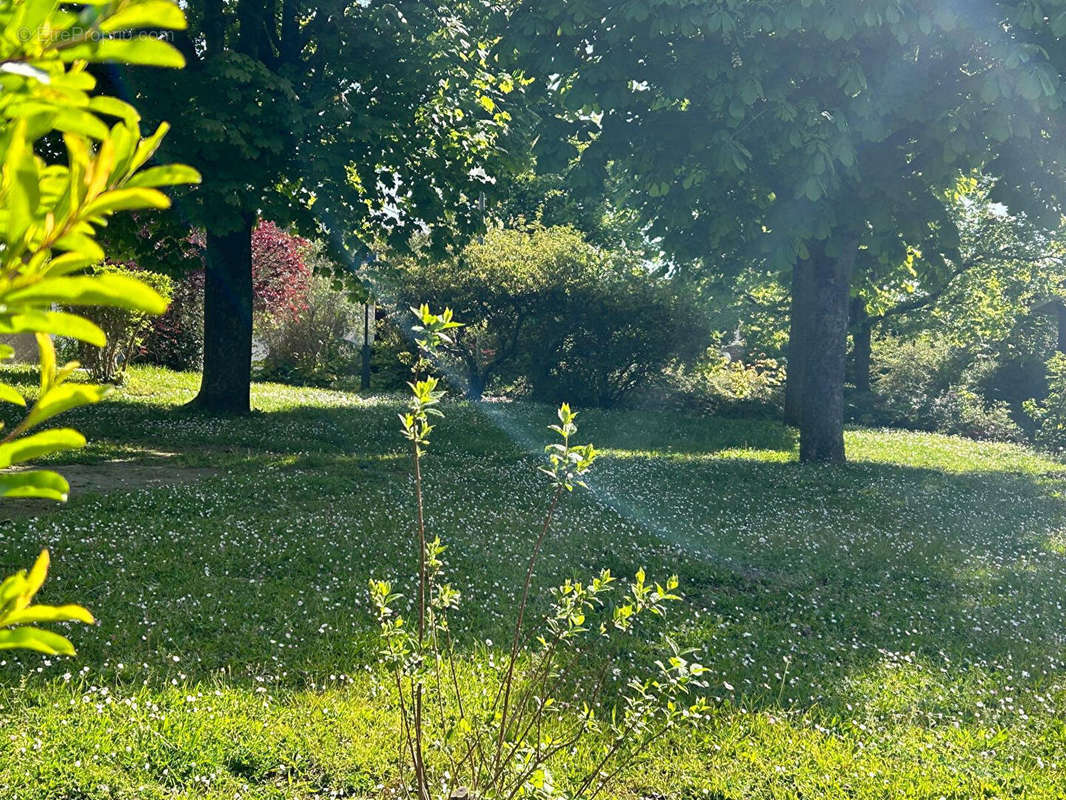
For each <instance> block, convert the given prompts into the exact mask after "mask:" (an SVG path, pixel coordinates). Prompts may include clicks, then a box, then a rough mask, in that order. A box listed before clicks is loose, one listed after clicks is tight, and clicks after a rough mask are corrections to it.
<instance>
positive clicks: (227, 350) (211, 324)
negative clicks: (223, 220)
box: [191, 214, 255, 414]
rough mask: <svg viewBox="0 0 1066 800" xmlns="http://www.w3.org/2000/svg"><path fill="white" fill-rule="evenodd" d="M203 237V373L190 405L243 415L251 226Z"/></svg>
mask: <svg viewBox="0 0 1066 800" xmlns="http://www.w3.org/2000/svg"><path fill="white" fill-rule="evenodd" d="M254 223H255V218H254V217H253V216H251V215H247V214H246V215H244V216H242V218H241V225H240V228H238V229H237V230H235V231H233V232H230V233H226V234H222V235H217V234H212V233H211V232H210V231H209V232H208V234H207V269H206V271H205V279H204V371H203V377H202V379H201V382H200V393H199V394H198V395H197V396H196V399H195V400H193V402H192V403H191V405H193V406H194V407H196V408H201V409H203V410H204V411H209V412H211V413H215V414H247V413H249V411H250V410H251V396H250V394H251V382H252V227H253V226H254Z"/></svg>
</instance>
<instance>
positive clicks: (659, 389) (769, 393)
mask: <svg viewBox="0 0 1066 800" xmlns="http://www.w3.org/2000/svg"><path fill="white" fill-rule="evenodd" d="M784 382H785V370H784V366H783V365H782V364H781V362H779V361H777V360H775V359H772V358H761V359H755V360H753V361H752V362H751V363H746V362H744V361H740V360H738V359H732V358H729V357H727V356H725V355H723V354H722V352H721V350H720V349H718V348H710V349H708V350H707V352H706V353H705V354H704V356H703V358H701V359H699V360H698V361H696V362H694V363H692V364H673V365H671V366H670V367H668V368H667V369H665V370H664V371H663V374H662V378H661V379H660V380H659V381H658V382H657V384H656V387H655V390H654V391H652V392H649V393H647V394H646V395H645V396H643V397H642V400H644V401H645V402H648V401H650V404H651V405H653V406H654V407H666V408H672V409H676V410H678V411H686V412H690V413H692V412H694V413H697V414H707V415H716V416H725V417H777V416H779V415H780V413H781V401H782V391H783V388H784Z"/></svg>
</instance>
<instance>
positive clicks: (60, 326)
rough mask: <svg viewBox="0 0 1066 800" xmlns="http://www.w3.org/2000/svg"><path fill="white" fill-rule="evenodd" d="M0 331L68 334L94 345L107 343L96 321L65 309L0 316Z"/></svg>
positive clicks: (99, 345)
mask: <svg viewBox="0 0 1066 800" xmlns="http://www.w3.org/2000/svg"><path fill="white" fill-rule="evenodd" d="M0 333H5V334H10V333H50V334H52V335H53V336H69V337H71V338H72V339H78V340H80V341H83V342H88V343H89V344H91V345H95V346H96V347H103V346H104V345H106V344H107V336H106V335H105V334H104V332H103V331H102V330H101V329H100V328H99V327H98V326H97V325H96V323H94V322H91V321H89V320H87V319H85V318H84V317H79V316H78V315H77V314H69V313H67V312H65V311H38V310H30V311H25V312H17V313H13V314H10V315H9V316H8V317H7V318H6V319H5V318H3V317H2V316H0Z"/></svg>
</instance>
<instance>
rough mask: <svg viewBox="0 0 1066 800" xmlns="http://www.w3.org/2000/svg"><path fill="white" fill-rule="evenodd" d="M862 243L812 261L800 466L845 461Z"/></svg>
mask: <svg viewBox="0 0 1066 800" xmlns="http://www.w3.org/2000/svg"><path fill="white" fill-rule="evenodd" d="M857 250H858V242H857V239H856V238H854V237H849V238H848V240H847V241H846V242H844V246H843V248H842V250H841V253H840V255H839V256H835V257H827V256H824V255H822V257H819V258H812V259H811V260H812V262H813V272H814V275H813V281H812V284H813V286H812V288H813V295H814V296H813V298H812V302H811V306H812V310H813V312H814V313H813V315H812V319H811V326H810V332H809V333H810V338H809V340H808V345H809V349H808V354H807V355H808V357H807V360H806V364H805V368H804V384H803V386H804V388H803V403H802V412H801V417H800V461H803V462H823V463H841V462H843V461H844V368H845V362H846V359H847V336H848V295H849V293H850V289H851V273H852V270H853V268H854V266H855V256H856V253H857Z"/></svg>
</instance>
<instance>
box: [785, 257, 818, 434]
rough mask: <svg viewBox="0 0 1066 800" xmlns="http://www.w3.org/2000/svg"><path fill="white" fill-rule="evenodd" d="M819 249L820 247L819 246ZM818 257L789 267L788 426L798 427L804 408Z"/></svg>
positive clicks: (798, 260) (786, 413) (786, 414)
mask: <svg viewBox="0 0 1066 800" xmlns="http://www.w3.org/2000/svg"><path fill="white" fill-rule="evenodd" d="M819 247H820V246H819ZM816 258H817V255H816V254H815V253H814V252H812V253H811V254H810V257H809V258H807V259H797V260H796V263H795V265H794V266H793V267H792V299H791V301H790V308H789V331H788V365H787V367H788V368H787V370H786V371H785V413H784V420H785V423H786V424H788V425H799V424H800V419H801V416H802V408H803V387H804V375H805V374H806V365H807V360H808V357H809V353H808V349H809V347H810V328H811V318H812V313H813V312H812V307H811V300H812V296H813V290H812V285H813V284H812V282H813V279H814V268H813V264H814V261H815V260H816Z"/></svg>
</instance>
